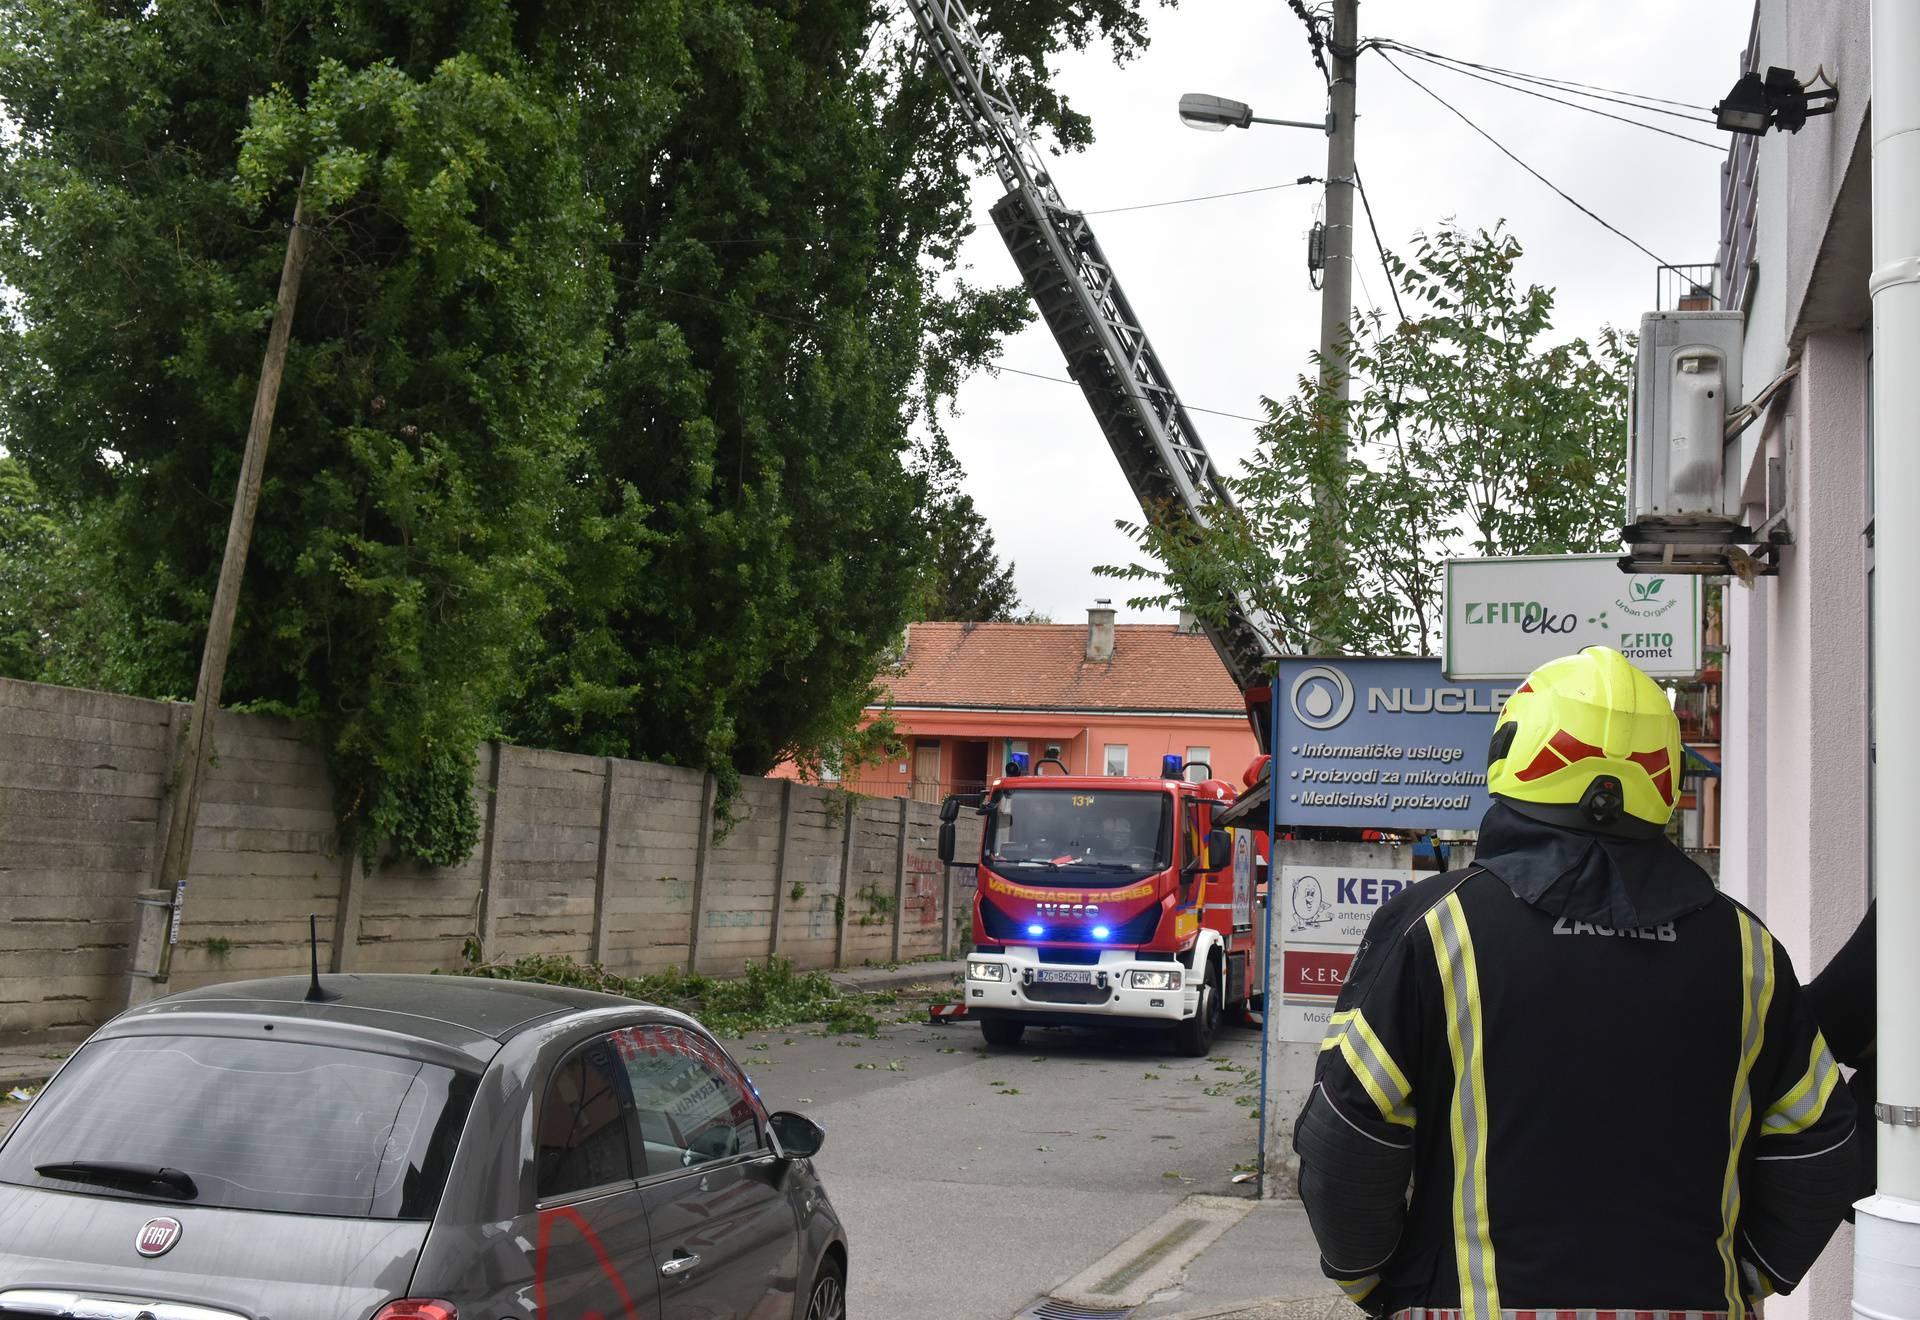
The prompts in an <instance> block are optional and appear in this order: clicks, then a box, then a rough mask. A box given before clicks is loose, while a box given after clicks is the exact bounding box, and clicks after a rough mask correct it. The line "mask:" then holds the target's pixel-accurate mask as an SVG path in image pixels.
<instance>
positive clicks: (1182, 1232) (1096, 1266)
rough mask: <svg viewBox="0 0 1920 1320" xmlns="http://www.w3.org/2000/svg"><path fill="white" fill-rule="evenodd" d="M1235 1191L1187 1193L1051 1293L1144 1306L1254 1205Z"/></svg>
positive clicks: (1084, 1301) (1085, 1302)
mask: <svg viewBox="0 0 1920 1320" xmlns="http://www.w3.org/2000/svg"><path fill="white" fill-rule="evenodd" d="M1253 1207H1254V1202H1252V1201H1250V1200H1242V1199H1240V1198H1239V1197H1233V1196H1189V1197H1188V1198H1187V1199H1186V1200H1184V1201H1182V1202H1181V1203H1180V1204H1179V1205H1176V1206H1175V1207H1173V1209H1171V1210H1169V1211H1167V1213H1166V1214H1164V1215H1161V1216H1160V1218H1158V1219H1156V1220H1154V1221H1153V1222H1152V1223H1151V1224H1148V1225H1147V1226H1146V1227H1145V1228H1143V1229H1141V1230H1140V1231H1139V1232H1138V1233H1135V1234H1134V1235H1133V1236H1132V1237H1130V1238H1128V1239H1127V1240H1126V1241H1125V1242H1122V1243H1121V1244H1120V1245H1119V1246H1117V1247H1115V1248H1114V1249H1113V1250H1112V1251H1110V1252H1108V1253H1107V1254H1106V1255H1104V1256H1102V1257H1101V1258H1100V1259H1099V1260H1097V1261H1095V1262H1094V1263H1093V1264H1092V1265H1090V1266H1088V1267H1087V1268H1086V1269H1085V1270H1083V1271H1081V1272H1080V1273H1079V1274H1077V1275H1075V1276H1074V1277H1073V1278H1071V1279H1069V1280H1068V1281H1067V1282H1066V1283H1064V1284H1062V1285H1061V1286H1060V1287H1058V1288H1055V1289H1054V1290H1053V1293H1052V1296H1054V1297H1055V1298H1058V1299H1059V1300H1061V1301H1063V1302H1071V1303H1076V1304H1078V1305H1081V1306H1104V1307H1113V1308H1116V1309H1118V1308H1122V1307H1129V1306H1140V1305H1142V1304H1144V1303H1145V1302H1146V1301H1147V1299H1148V1298H1150V1297H1152V1296H1153V1295H1154V1294H1155V1293H1157V1292H1159V1291H1161V1290H1162V1289H1164V1288H1166V1287H1169V1286H1170V1285H1171V1284H1173V1282H1174V1281H1175V1280H1177V1279H1178V1278H1179V1276H1180V1273H1181V1271H1183V1270H1185V1269H1186V1267H1187V1266H1188V1265H1189V1264H1191V1263H1192V1261H1193V1260H1194V1259H1195V1258H1196V1257H1198V1256H1199V1255H1200V1253H1201V1252H1203V1251H1205V1250H1206V1249H1207V1248H1208V1247H1210V1246H1212V1245H1213V1244H1214V1243H1215V1242H1216V1241H1218V1240H1219V1238H1220V1237H1221V1235H1222V1234H1224V1233H1225V1232H1226V1231H1227V1230H1228V1229H1230V1228H1232V1227H1233V1226H1234V1225H1235V1224H1237V1223H1239V1222H1240V1221H1241V1220H1242V1219H1244V1218H1246V1217H1247V1214H1248V1213H1249V1212H1250V1211H1251V1210H1252V1209H1253Z"/></svg>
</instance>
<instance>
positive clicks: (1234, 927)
mask: <svg viewBox="0 0 1920 1320" xmlns="http://www.w3.org/2000/svg"><path fill="white" fill-rule="evenodd" d="M1049 764H1054V765H1058V764H1059V763H1058V762H1044V761H1043V762H1042V763H1041V766H1040V769H1041V770H1042V771H1044V770H1045V769H1046V767H1047V765H1049ZM1060 770H1061V773H1058V774H1046V773H1041V774H1035V775H1013V776H1009V777H1006V778H1002V779H996V780H994V781H993V782H992V783H991V784H990V785H989V786H988V788H987V791H986V792H985V793H984V794H972V795H956V796H954V797H950V798H948V799H947V800H946V802H945V803H944V804H943V806H942V809H941V815H942V817H943V823H942V825H941V830H940V855H941V859H942V860H943V861H945V862H947V863H949V864H952V863H953V862H954V860H955V838H956V834H957V830H956V822H957V820H958V817H959V814H960V812H961V811H963V810H966V809H968V808H969V807H970V806H971V807H972V809H973V810H977V811H978V812H979V813H980V814H981V815H982V816H983V817H984V818H985V820H984V829H983V832H982V840H981V848H980V859H979V871H978V875H979V890H978V892H977V894H976V895H975V897H974V905H973V930H974V941H975V943H974V949H973V952H972V953H971V954H970V955H969V957H968V959H967V976H966V996H967V1000H966V1002H967V1015H968V1016H969V1017H971V1018H975V1019H977V1020H978V1021H979V1023H980V1030H981V1032H982V1034H983V1035H984V1036H985V1037H986V1042H987V1044H988V1045H990V1046H997V1047H1002V1048H1010V1047H1013V1046H1016V1045H1018V1044H1019V1043H1020V1038H1021V1036H1022V1034H1023V1033H1024V1032H1025V1031H1026V1028H1027V1027H1028V1026H1030V1025H1031V1026H1103V1025H1104V1026H1118V1025H1123V1024H1129V1023H1132V1024H1139V1025H1146V1026H1164V1027H1167V1028H1170V1029H1171V1031H1172V1035H1173V1045H1174V1048H1175V1049H1176V1050H1177V1051H1179V1052H1180V1053H1181V1054H1185V1055H1189V1056H1193V1057H1199V1056H1202V1055H1205V1054H1206V1053H1208V1052H1209V1051H1210V1050H1211V1049H1212V1048H1213V1038H1214V1033H1215V1032H1216V1031H1217V1030H1218V1029H1219V1026H1220V1023H1221V1021H1222V1019H1223V1018H1224V1016H1225V1015H1226V1014H1227V1013H1229V1012H1234V1013H1236V1014H1244V1013H1246V1012H1248V1011H1250V1010H1251V1008H1252V1005H1253V1000H1254V997H1255V995H1256V994H1257V993H1258V987H1259V986H1260V984H1261V970H1262V966H1263V962H1262V959H1263V955H1264V942H1263V940H1262V939H1261V933H1260V931H1259V930H1258V929H1257V927H1256V923H1255V920H1254V913H1255V901H1254V898H1255V893H1254V891H1255V869H1256V866H1257V865H1258V863H1259V860H1260V858H1259V857H1258V855H1257V854H1258V853H1259V852H1261V851H1263V849H1261V848H1260V847H1259V844H1260V840H1259V839H1258V837H1257V835H1256V834H1255V832H1253V831H1251V830H1226V829H1221V828H1219V827H1217V826H1216V825H1215V823H1214V822H1215V817H1216V816H1217V815H1218V814H1219V813H1220V812H1222V811H1224V810H1225V809H1226V808H1227V807H1228V806H1230V805H1231V804H1232V803H1233V801H1234V798H1235V789H1234V786H1233V785H1232V784H1231V783H1228V782H1227V781H1224V780H1220V779H1215V778H1213V777H1212V775H1213V771H1212V767H1211V766H1205V765H1201V764H1199V763H1195V764H1194V765H1192V766H1183V765H1181V764H1180V760H1179V758H1178V757H1172V756H1170V757H1167V758H1166V760H1165V762H1164V763H1163V765H1162V766H1161V773H1162V776H1163V777H1162V778H1159V779H1145V778H1120V777H1109V776H1087V775H1072V774H1067V773H1065V767H1064V766H1061V767H1060ZM1195 772H1200V773H1203V774H1204V775H1205V777H1204V778H1199V779H1195V778H1193V775H1194V773H1195ZM976 802H977V804H978V805H977V806H975V805H973V803H976Z"/></svg>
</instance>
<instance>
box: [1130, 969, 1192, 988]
mask: <svg viewBox="0 0 1920 1320" xmlns="http://www.w3.org/2000/svg"><path fill="white" fill-rule="evenodd" d="M1127 984H1128V985H1130V986H1132V987H1133V988H1134V989H1135V990H1178V989H1179V988H1180V973H1178V972H1174V971H1166V972H1143V971H1140V970H1138V969H1135V970H1134V971H1131V972H1128V973H1127Z"/></svg>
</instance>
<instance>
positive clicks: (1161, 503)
mask: <svg viewBox="0 0 1920 1320" xmlns="http://www.w3.org/2000/svg"><path fill="white" fill-rule="evenodd" d="M906 3H907V8H908V10H909V11H910V12H911V13H912V14H913V18H914V21H915V22H916V23H917V24H918V25H919V27H920V33H921V35H922V36H923V37H924V38H925V39H926V42H927V47H928V50H929V52H930V53H931V55H932V57H933V60H934V62H935V63H937V64H938V65H939V66H940V71H941V72H942V73H943V74H945V75H946V79H947V84H948V86H949V87H951V88H952V90H953V94H954V97H955V98H956V99H957V100H958V102H959V104H960V106H961V108H962V109H963V110H964V111H965V112H966V114H967V116H968V118H969V119H970V120H971V121H972V123H973V125H974V127H975V129H976V130H978V132H979V134H980V136H981V139H982V140H983V141H984V143H985V145H986V147H987V151H988V154H989V156H990V158H991V160H992V163H993V168H994V171H995V173H997V174H998V175H999V176H1000V182H1001V184H1002V185H1004V186H1005V188H1006V189H1007V195H1006V196H1005V197H1002V198H1001V199H1000V200H999V202H997V203H995V205H994V207H993V210H992V212H991V214H992V216H993V223H994V227H995V228H997V229H998V230H999V231H1000V237H1001V238H1002V239H1003V240H1005V242H1006V245H1007V250H1008V251H1009V252H1011V253H1012V254H1013V260H1014V264H1015V265H1016V266H1017V267H1018V268H1019V271H1020V277H1021V279H1023V280H1024V281H1025V282H1026V285H1027V290H1028V292H1029V293H1030V294H1032V296H1033V301H1034V303H1035V305H1037V306H1038V307H1039V309H1040V315H1041V316H1042V317H1043V318H1044V319H1045V320H1046V323H1047V328H1048V329H1049V330H1051V331H1053V337H1054V339H1055V340H1056V341H1057V342H1058V343H1059V345H1060V351H1061V352H1062V353H1063V354H1065V356H1066V360H1067V374H1068V375H1070V376H1071V377H1072V378H1073V380H1074V381H1075V383H1077V384H1078V385H1079V386H1080V389H1081V392H1082V393H1084V394H1085V395H1086V399H1087V404H1088V406H1089V407H1091V408H1092V409H1093V415H1094V419H1095V420H1096V421H1097V422H1098V423H1099V425H1100V430H1101V433H1102V434H1104V435H1105V436H1106V437H1107V443H1108V445H1110V446H1111V447H1112V449H1113V456H1114V457H1115V458H1116V459H1118V460H1119V463H1120V470H1121V472H1123V473H1124V474H1125V475H1126V478H1127V484H1128V485H1129V486H1131V487H1132V488H1133V494H1134V498H1135V499H1137V500H1138V501H1139V502H1140V508H1141V511H1142V512H1143V513H1144V514H1145V516H1146V518H1147V521H1148V522H1149V523H1151V524H1153V525H1154V526H1156V527H1159V528H1161V529H1167V528H1169V527H1170V526H1177V525H1178V524H1177V519H1178V518H1179V517H1181V516H1184V517H1186V518H1188V519H1191V520H1192V521H1193V522H1194V523H1197V524H1199V525H1200V526H1202V527H1205V526H1207V525H1208V524H1209V523H1211V522H1212V520H1213V518H1214V516H1215V515H1216V514H1218V513H1221V512H1231V511H1232V509H1233V499H1232V497H1231V496H1230V495H1229V494H1228V492H1227V488H1226V485H1225V483H1224V482H1223V481H1222V480H1221V478H1220V473H1219V471H1218V469H1217V468H1215V466H1214V463H1213V459H1212V457H1211V456H1209V455H1208V453H1207V449H1206V446H1205V445H1204V444H1202V443H1201V441H1200V436H1199V433H1198V432H1197V431H1196V430H1195V429H1194V426H1193V421H1192V419H1191V418H1189V417H1188V416H1187V410H1186V408H1185V407H1184V406H1183V405H1182V404H1181V402H1180V396H1179V394H1178V393H1177V392H1176V391H1175V390H1174V388H1173V383H1172V381H1171V380H1170V379H1169V378H1168V376H1167V372H1166V368H1165V367H1164V366H1163V365H1162V363H1161V361H1160V358H1159V355H1158V354H1156V353H1155V352H1154V351H1153V345H1152V344H1151V343H1150V342H1149V341H1148V339H1147V332H1146V331H1145V330H1144V329H1142V328H1141V326H1140V321H1139V318H1138V317H1136V316H1135V315H1134V314H1133V308H1132V306H1131V305H1130V304H1129V303H1128V302H1127V295H1126V293H1125V292H1124V291H1123V290H1122V289H1121V287H1120V281H1119V279H1118V277H1116V276H1115V275H1114V272H1113V267H1112V266H1111V265H1110V264H1108V262H1107V258H1106V254H1105V253H1104V252H1102V251H1101V250H1100V240H1099V239H1097V238H1096V237H1094V233H1093V228H1092V226H1090V225H1089V224H1088V223H1087V218H1086V217H1085V216H1084V215H1082V214H1080V213H1079V212H1078V211H1074V210H1072V209H1070V208H1069V207H1068V206H1067V204H1066V203H1065V202H1064V201H1062V200H1061V197H1060V193H1059V190H1058V189H1056V188H1055V187H1054V185H1053V180H1052V178H1051V177H1050V175H1049V173H1048V171H1047V168H1046V163H1045V161H1044V160H1043V159H1042V158H1041V156H1040V153H1039V150H1038V147H1037V145H1036V143H1035V141H1034V137H1033V134H1032V132H1031V131H1030V130H1029V129H1028V128H1027V125H1026V122H1025V120H1024V119H1023V118H1022V117H1021V115H1020V111H1019V109H1018V108H1017V107H1016V106H1015V105H1014V103H1013V100H1012V98H1011V97H1009V96H1008V95H1007V94H1006V92H1005V91H1004V90H1003V88H1002V87H1001V86H1000V84H999V83H998V81H997V80H995V79H994V78H993V77H992V75H991V74H990V73H988V72H987V71H986V70H984V69H983V68H982V67H981V65H980V61H979V58H978V53H979V52H980V51H981V50H982V49H984V47H983V44H982V42H981V40H980V34H979V32H978V31H977V30H976V29H975V27H974V25H973V19H972V17H971V16H970V15H969V14H968V13H967V9H966V6H965V5H964V4H962V3H961V2H960V0H906ZM1201 626H1202V627H1203V628H1205V630H1206V632H1207V636H1208V638H1209V639H1210V640H1211V641H1212V642H1213V646H1214V649H1215V650H1216V651H1218V652H1219V653H1220V659H1221V661H1222V663H1224V664H1225V665H1226V667H1227V673H1228V674H1229V675H1231V676H1232V678H1233V681H1234V683H1235V684H1236V685H1238V686H1239V688H1240V690H1241V691H1242V692H1243V693H1244V694H1246V697H1247V705H1248V715H1249V717H1250V718H1252V720H1253V723H1254V730H1255V733H1256V734H1257V736H1258V737H1259V739H1260V742H1261V745H1262V746H1265V744H1266V739H1267V721H1266V718H1265V708H1266V705H1267V698H1268V693H1267V687H1268V682H1269V679H1268V675H1269V673H1270V672H1271V664H1272V657H1273V656H1274V655H1275V654H1276V653H1277V652H1278V651H1279V650H1280V649H1281V648H1280V647H1279V646H1278V645H1277V643H1276V641H1275V639H1274V638H1273V637H1272V636H1271V634H1270V633H1269V631H1268V629H1267V628H1266V627H1265V626H1263V625H1262V623H1261V622H1259V621H1258V620H1256V619H1255V618H1254V616H1253V612H1252V611H1251V610H1250V609H1248V608H1247V607H1246V606H1245V604H1244V602H1243V601H1241V600H1240V599H1239V598H1238V597H1236V598H1235V599H1234V600H1233V601H1232V602H1231V603H1230V605H1229V607H1228V617H1227V618H1226V620H1225V621H1224V624H1216V623H1214V622H1212V621H1211V620H1202V621H1201Z"/></svg>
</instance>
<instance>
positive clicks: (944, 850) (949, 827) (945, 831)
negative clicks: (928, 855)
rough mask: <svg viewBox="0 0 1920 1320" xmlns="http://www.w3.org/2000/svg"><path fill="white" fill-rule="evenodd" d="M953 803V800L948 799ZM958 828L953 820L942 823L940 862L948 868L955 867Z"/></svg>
mask: <svg viewBox="0 0 1920 1320" xmlns="http://www.w3.org/2000/svg"><path fill="white" fill-rule="evenodd" d="M947 800H948V801H949V802H951V801H952V800H953V799H951V798H949V799H947ZM956 833H957V827H956V826H955V825H954V823H953V821H951V820H944V821H942V822H940V860H941V862H942V863H943V864H945V865H947V866H952V865H953V852H954V835H955V834H956Z"/></svg>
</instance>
